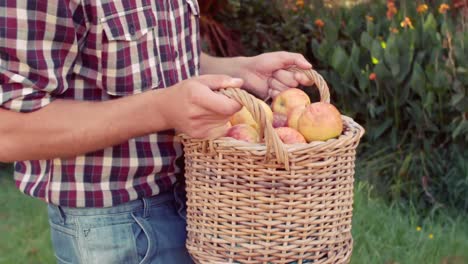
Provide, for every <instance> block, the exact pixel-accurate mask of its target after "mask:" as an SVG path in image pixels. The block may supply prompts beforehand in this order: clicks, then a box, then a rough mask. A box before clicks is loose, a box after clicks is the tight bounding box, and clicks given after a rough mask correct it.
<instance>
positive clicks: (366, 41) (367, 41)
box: [361, 32, 372, 50]
mask: <svg viewBox="0 0 468 264" xmlns="http://www.w3.org/2000/svg"><path fill="white" fill-rule="evenodd" d="M361 45H362V46H363V47H365V48H366V49H368V50H370V49H371V46H372V37H371V36H370V35H369V33H367V32H363V33H362V34H361Z"/></svg>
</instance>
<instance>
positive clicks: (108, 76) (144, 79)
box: [100, 5, 160, 96]
mask: <svg viewBox="0 0 468 264" xmlns="http://www.w3.org/2000/svg"><path fill="white" fill-rule="evenodd" d="M100 23H101V25H102V28H103V39H102V53H101V69H102V87H103V89H104V90H106V92H107V93H108V94H110V95H114V96H125V95H131V94H137V93H141V92H143V91H145V90H148V89H151V88H155V87H158V86H159V84H160V82H159V80H158V74H157V66H158V64H159V59H158V54H157V49H156V48H155V47H154V45H155V40H154V38H155V32H154V31H155V30H156V28H157V19H156V15H155V12H154V10H153V9H152V7H151V6H150V5H148V6H142V7H138V8H135V9H132V10H128V11H123V12H119V13H115V14H112V15H108V16H106V17H103V18H102V19H101V21H100Z"/></svg>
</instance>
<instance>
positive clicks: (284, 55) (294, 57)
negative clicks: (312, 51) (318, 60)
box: [278, 51, 312, 70]
mask: <svg viewBox="0 0 468 264" xmlns="http://www.w3.org/2000/svg"><path fill="white" fill-rule="evenodd" d="M278 58H279V59H280V60H281V63H282V64H283V66H284V67H283V68H285V67H288V66H292V65H295V66H297V67H299V68H301V69H304V70H308V69H310V68H312V64H310V63H309V62H308V61H307V60H306V58H304V56H303V55H302V54H299V53H292V52H286V51H279V52H278Z"/></svg>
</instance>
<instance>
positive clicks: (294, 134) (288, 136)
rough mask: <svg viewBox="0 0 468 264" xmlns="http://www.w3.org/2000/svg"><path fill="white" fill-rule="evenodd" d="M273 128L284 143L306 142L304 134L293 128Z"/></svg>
mask: <svg viewBox="0 0 468 264" xmlns="http://www.w3.org/2000/svg"><path fill="white" fill-rule="evenodd" d="M275 130H276V133H277V134H278V136H279V138H280V139H281V141H283V143H284V144H295V143H306V140H305V138H304V136H302V135H301V133H299V132H298V131H297V130H295V129H293V128H290V127H277V128H275Z"/></svg>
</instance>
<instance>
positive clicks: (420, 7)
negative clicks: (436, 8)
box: [416, 4, 429, 14]
mask: <svg viewBox="0 0 468 264" xmlns="http://www.w3.org/2000/svg"><path fill="white" fill-rule="evenodd" d="M427 9H429V7H428V6H427V5H426V4H421V5H418V8H417V9H416V11H418V13H419V14H424V13H426V12H427Z"/></svg>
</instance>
